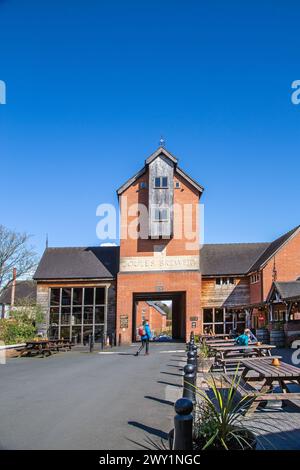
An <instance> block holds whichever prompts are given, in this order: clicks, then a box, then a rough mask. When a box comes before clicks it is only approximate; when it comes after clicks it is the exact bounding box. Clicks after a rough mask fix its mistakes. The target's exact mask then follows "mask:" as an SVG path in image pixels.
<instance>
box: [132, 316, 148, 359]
mask: <svg viewBox="0 0 300 470" xmlns="http://www.w3.org/2000/svg"><path fill="white" fill-rule="evenodd" d="M139 335H140V337H141V341H142V344H141V346H140V348H139V350H138V351H137V352H136V353H135V356H138V355H139V354H140V352H141V351H142V350H143V349H144V348H146V351H145V355H146V356H148V355H149V341H150V339H151V336H152V334H151V329H150V326H149V323H148V320H144V321H143V326H140V328H139Z"/></svg>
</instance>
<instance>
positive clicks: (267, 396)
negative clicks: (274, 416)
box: [222, 374, 300, 414]
mask: <svg viewBox="0 0 300 470" xmlns="http://www.w3.org/2000/svg"><path fill="white" fill-rule="evenodd" d="M222 379H223V380H224V381H225V382H226V383H228V384H229V385H231V384H232V379H231V378H230V377H228V375H226V374H222ZM235 387H236V389H237V391H238V393H239V394H240V395H241V397H243V398H244V397H249V405H250V406H249V408H247V409H246V413H248V414H251V413H254V411H255V410H256V409H257V407H258V405H259V403H261V402H264V401H267V402H268V401H289V402H291V404H292V405H293V406H295V407H296V408H300V404H298V403H295V400H296V401H297V400H300V393H286V392H280V393H260V392H259V390H257V389H256V388H255V387H253V386H252V385H251V384H249V383H248V382H246V381H245V380H244V379H242V378H241V379H240V380H239V382H238V383H237V384H236V385H235Z"/></svg>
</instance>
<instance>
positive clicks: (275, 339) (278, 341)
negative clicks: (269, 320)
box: [270, 330, 285, 348]
mask: <svg viewBox="0 0 300 470" xmlns="http://www.w3.org/2000/svg"><path fill="white" fill-rule="evenodd" d="M270 344H271V345H272V346H276V347H277V348H284V346H285V334H284V331H283V330H271V332H270Z"/></svg>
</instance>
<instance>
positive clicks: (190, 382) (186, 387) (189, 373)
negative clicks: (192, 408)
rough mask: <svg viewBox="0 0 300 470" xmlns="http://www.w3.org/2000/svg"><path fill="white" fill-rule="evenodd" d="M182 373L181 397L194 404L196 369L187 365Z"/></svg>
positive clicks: (191, 365)
mask: <svg viewBox="0 0 300 470" xmlns="http://www.w3.org/2000/svg"><path fill="white" fill-rule="evenodd" d="M183 372H184V376H183V397H184V398H188V399H189V400H191V401H192V402H195V401H196V400H195V399H196V393H195V382H196V368H195V366H194V365H193V364H187V365H186V366H184V368H183Z"/></svg>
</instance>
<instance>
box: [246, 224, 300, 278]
mask: <svg viewBox="0 0 300 470" xmlns="http://www.w3.org/2000/svg"><path fill="white" fill-rule="evenodd" d="M299 229H300V225H297V227H295V228H293V229H292V230H290V231H289V232H287V233H285V234H284V235H281V237H279V238H277V239H276V240H274V241H273V242H272V243H269V246H268V247H266V250H265V251H264V252H263V253H262V254H261V256H260V257H259V258H258V259H257V260H256V261H255V263H254V264H253V265H252V266H251V268H250V270H249V271H250V272H252V271H258V270H259V269H260V268H261V267H262V266H264V265H265V264H266V263H267V262H268V261H269V260H270V258H272V257H273V256H274V255H275V254H276V253H277V252H278V251H279V250H280V249H281V248H282V247H283V245H285V243H287V242H288V241H289V240H290V239H291V238H292V237H293V236H294V235H296V233H297V232H298V231H299Z"/></svg>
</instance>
